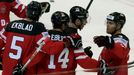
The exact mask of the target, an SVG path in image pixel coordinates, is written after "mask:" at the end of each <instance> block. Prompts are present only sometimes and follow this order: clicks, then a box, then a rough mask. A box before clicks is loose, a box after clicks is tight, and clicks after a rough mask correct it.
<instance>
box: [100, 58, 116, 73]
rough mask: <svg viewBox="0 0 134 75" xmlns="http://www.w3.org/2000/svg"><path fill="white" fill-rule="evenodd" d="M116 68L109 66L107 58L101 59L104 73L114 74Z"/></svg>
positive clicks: (101, 71)
mask: <svg viewBox="0 0 134 75" xmlns="http://www.w3.org/2000/svg"><path fill="white" fill-rule="evenodd" d="M115 71H116V69H114V68H110V67H109V68H108V66H107V64H106V62H105V60H103V59H102V60H100V71H99V72H100V73H101V74H103V75H114V73H115Z"/></svg>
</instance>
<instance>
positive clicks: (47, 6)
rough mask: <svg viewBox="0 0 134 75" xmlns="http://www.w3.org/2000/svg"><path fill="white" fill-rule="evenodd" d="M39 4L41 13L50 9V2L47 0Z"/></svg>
mask: <svg viewBox="0 0 134 75" xmlns="http://www.w3.org/2000/svg"><path fill="white" fill-rule="evenodd" d="M41 6H42V14H43V13H44V12H45V13H48V12H49V11H50V3H49V2H41Z"/></svg>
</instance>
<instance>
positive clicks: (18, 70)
mask: <svg viewBox="0 0 134 75" xmlns="http://www.w3.org/2000/svg"><path fill="white" fill-rule="evenodd" d="M21 69H22V65H21V64H17V66H16V67H15V69H14V70H13V74H12V75H24V71H21Z"/></svg>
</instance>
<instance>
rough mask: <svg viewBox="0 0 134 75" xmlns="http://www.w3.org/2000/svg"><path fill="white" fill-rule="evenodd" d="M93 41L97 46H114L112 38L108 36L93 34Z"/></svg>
mask: <svg viewBox="0 0 134 75" xmlns="http://www.w3.org/2000/svg"><path fill="white" fill-rule="evenodd" d="M94 43H96V44H97V45H98V47H102V46H105V47H106V48H112V47H113V46H114V40H113V39H112V38H111V37H109V36H95V37H94Z"/></svg>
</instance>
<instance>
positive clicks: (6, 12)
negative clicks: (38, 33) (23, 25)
mask: <svg viewBox="0 0 134 75" xmlns="http://www.w3.org/2000/svg"><path fill="white" fill-rule="evenodd" d="M10 11H11V12H13V13H14V14H15V15H17V16H18V17H21V18H25V17H26V14H25V12H26V6H24V5H23V4H21V3H20V1H19V0H0V30H2V28H4V27H5V26H6V25H7V24H8V23H9V22H10Z"/></svg>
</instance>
